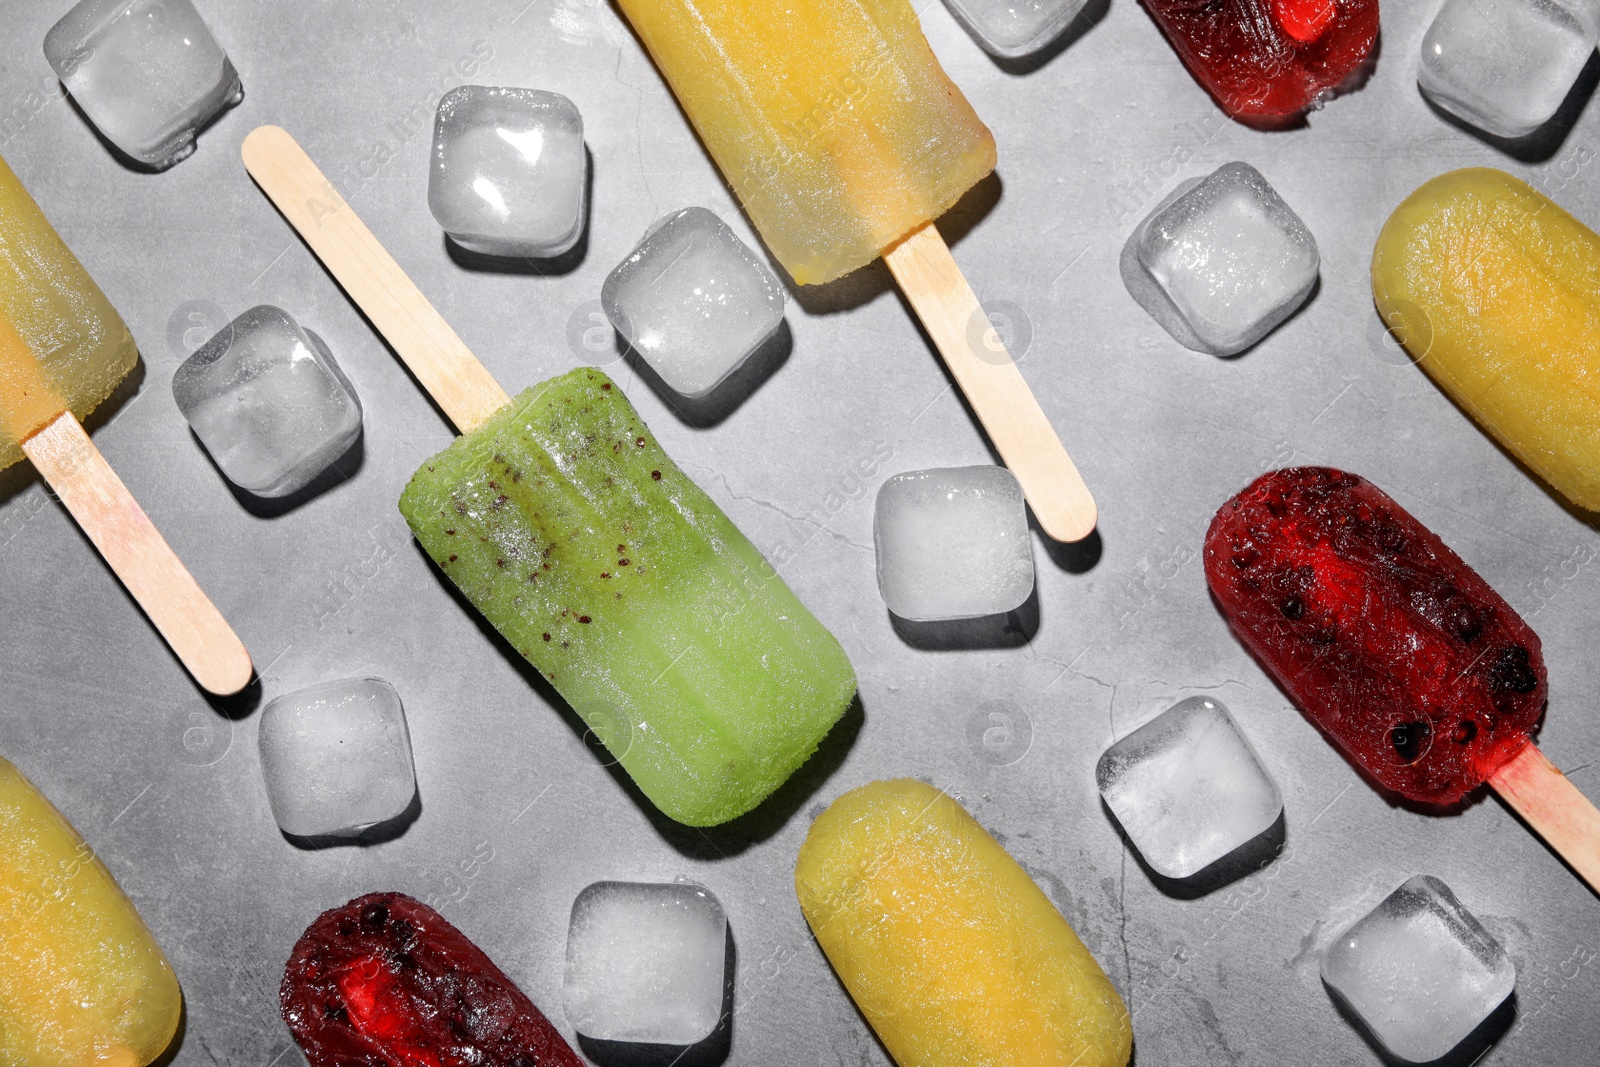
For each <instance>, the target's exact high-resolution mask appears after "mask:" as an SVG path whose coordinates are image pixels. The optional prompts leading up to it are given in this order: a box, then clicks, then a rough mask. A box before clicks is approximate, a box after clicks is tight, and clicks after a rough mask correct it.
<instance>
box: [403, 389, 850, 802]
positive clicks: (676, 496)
mask: <svg viewBox="0 0 1600 1067" xmlns="http://www.w3.org/2000/svg"><path fill="white" fill-rule="evenodd" d="M400 510H401V511H402V512H403V513H404V514H405V516H406V521H407V522H409V523H410V524H411V529H412V530H413V532H415V534H416V535H417V540H418V541H420V542H421V543H422V547H423V548H425V549H426V550H427V552H428V554H429V555H430V556H432V557H433V560H434V562H436V563H437V564H438V565H439V567H440V569H441V570H443V571H444V573H445V574H447V575H448V576H449V577H450V580H451V581H453V582H455V584H456V585H457V587H459V588H460V589H461V591H462V592H463V593H465V594H466V595H467V599H469V600H471V601H472V603H473V605H474V606H475V607H477V609H478V610H479V611H481V612H483V614H484V616H485V617H486V618H487V619H488V620H489V621H490V622H492V623H493V624H494V626H495V628H496V629H497V630H499V631H500V633H501V634H503V635H504V636H505V638H506V640H508V641H510V642H511V645H512V647H514V648H515V649H516V650H517V651H518V652H520V653H522V655H524V656H526V657H527V658H528V660H529V661H530V662H532V663H533V665H534V666H535V667H537V668H538V669H539V672H540V673H541V674H543V675H544V676H545V677H546V678H548V679H549V680H550V683H551V684H552V685H554V686H555V687H556V689H557V691H559V692H560V693H561V695H562V696H563V697H565V698H566V700H567V702H568V703H569V704H571V705H572V707H573V709H574V710H575V711H577V712H578V714H579V715H580V716H582V717H583V719H584V720H585V721H586V722H587V723H588V724H589V726H590V727H591V729H593V730H594V732H595V733H596V734H597V735H598V736H599V737H600V739H601V740H602V741H603V742H605V744H606V745H607V746H608V747H609V748H610V749H611V752H612V753H613V754H614V755H615V756H616V757H617V760H618V761H619V762H620V763H621V764H622V767H623V769H625V770H626V771H627V772H628V773H629V774H630V775H632V776H633V780H634V781H635V782H637V783H638V785H639V788H640V789H642V790H643V791H644V793H645V795H646V796H648V797H649V798H650V799H651V800H652V801H653V802H654V803H655V804H656V806H657V807H659V808H660V809H661V810H662V811H664V812H666V813H667V814H668V815H670V816H671V817H672V818H674V819H677V820H678V821H679V822H685V823H689V824H691V825H700V826H706V825H715V824H717V823H722V822H726V821H727V820H729V819H731V818H733V817H735V816H737V815H742V814H743V813H744V812H746V811H748V810H750V809H751V808H753V807H755V806H756V805H757V804H758V803H760V802H761V801H762V800H763V799H764V798H765V797H766V796H767V795H768V794H769V793H771V792H772V791H773V790H774V789H776V788H777V787H778V786H779V785H781V784H782V783H783V781H784V780H785V779H787V778H788V777H789V775H790V774H792V773H793V772H794V771H795V769H796V768H798V767H799V766H800V764H802V763H804V762H805V761H806V759H807V758H808V757H809V756H810V755H811V753H812V752H813V751H814V750H815V749H816V747H817V745H818V743H819V742H821V740H822V738H823V737H824V736H826V735H827V733H828V731H829V730H830V729H832V727H833V725H834V723H836V722H838V720H839V718H840V716H841V715H843V714H844V711H845V708H846V707H848V706H849V703H850V699H851V697H852V696H853V695H854V694H855V690H856V679H855V672H854V671H852V670H851V667H850V661H849V660H848V659H846V658H845V654H844V650H843V649H841V648H840V647H839V643H838V641H836V640H834V638H833V635H832V634H830V633H828V631H827V630H826V629H824V628H823V626H822V624H821V623H819V622H818V621H817V620H816V619H815V618H814V617H813V616H812V614H811V613H810V612H809V611H807V610H806V608H805V605H803V604H801V603H800V601H799V600H797V599H796V598H795V595H794V594H793V593H792V592H790V591H789V587H788V586H787V585H785V584H784V582H783V579H782V578H780V577H778V575H777V574H776V572H774V571H773V569H772V568H771V567H770V566H768V565H767V562H766V561H765V560H764V559H762V557H761V554H760V553H759V552H757V551H756V549H755V548H754V546H752V545H751V544H750V542H749V541H748V540H746V539H745V536H744V535H743V534H742V533H740V532H739V529H738V527H736V526H734V524H733V523H732V522H730V521H729V520H728V517H727V516H726V515H724V514H723V513H722V509H721V508H719V507H717V505H716V503H715V502H713V501H712V500H711V498H710V497H708V496H706V494H705V493H704V492H703V491H701V489H700V487H699V486H697V485H695V484H694V482H692V481H690V480H689V478H688V477H687V476H686V475H684V473H683V472H682V471H681V470H679V469H678V466H677V464H675V463H673V462H672V459H671V458H670V457H669V456H668V455H667V454H666V453H665V452H663V451H662V449H661V446H660V444H658V443H657V441H656V439H655V435H654V434H653V433H651V432H650V429H649V427H647V426H646V425H645V424H644V422H643V420H641V419H640V418H639V415H638V412H636V411H634V409H633V406H632V405H631V404H629V403H628V400H627V398H626V397H624V396H623V395H622V391H621V390H620V389H618V388H616V387H615V385H613V383H612V382H611V380H610V379H609V378H607V377H606V376H605V375H604V374H602V373H601V372H600V371H598V370H592V369H588V368H580V369H578V370H575V371H571V372H569V373H567V374H565V375H562V376H561V377H559V378H554V379H551V380H550V381H548V382H545V383H543V384H542V385H538V386H535V387H533V388H531V389H528V390H525V391H524V392H523V393H521V394H520V395H519V396H517V397H516V398H514V399H513V400H512V402H511V404H510V405H508V406H507V407H505V408H502V409H501V410H500V411H499V412H497V413H496V414H495V415H494V416H493V417H491V418H490V419H489V421H487V422H485V423H484V424H483V425H482V426H480V427H478V428H477V429H476V430H474V431H473V432H472V433H470V434H468V435H467V436H465V437H462V438H458V439H457V440H456V442H455V444H453V445H451V446H450V448H449V449H447V450H446V451H444V452H442V453H440V454H439V455H437V456H435V457H434V458H433V459H430V460H428V462H427V463H426V464H424V465H423V467H422V469H421V470H419V471H418V472H417V473H416V475H415V476H413V478H412V479H411V484H410V485H408V486H407V487H406V491H405V494H404V495H403V496H402V497H401V498H400Z"/></svg>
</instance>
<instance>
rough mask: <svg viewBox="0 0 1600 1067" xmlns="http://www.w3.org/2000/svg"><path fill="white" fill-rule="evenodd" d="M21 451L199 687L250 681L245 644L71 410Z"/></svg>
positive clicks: (223, 689) (219, 689)
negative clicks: (53, 491) (31, 462)
mask: <svg viewBox="0 0 1600 1067" xmlns="http://www.w3.org/2000/svg"><path fill="white" fill-rule="evenodd" d="M22 451H23V452H24V453H26V454H27V457H28V458H29V459H30V460H32V461H33V465H34V467H35V468H37V469H38V471H39V474H40V475H41V476H42V477H43V478H44V480H45V481H46V482H48V483H49V485H50V488H51V489H53V490H55V494H56V496H58V497H60V498H61V502H62V503H63V504H65V505H66V507H67V510H68V511H69V512H71V513H72V517H73V518H74V519H76V520H77V522H78V525H79V526H80V527H82V528H83V532H84V533H86V534H88V535H89V540H90V541H92V542H94V546H95V547H96V548H98V549H99V550H100V554H101V555H102V556H104V557H105V560H106V562H107V563H109V564H110V565H111V569H112V570H113V571H115V572H116V575H117V577H118V578H120V579H122V584H123V585H124V586H126V587H127V589H128V592H129V593H131V594H132V595H133V599H134V600H136V601H138V602H139V606H140V607H141V608H143V609H144V613H145V614H146V615H147V616H149V618H150V621H151V622H152V623H154V624H155V627H156V629H157V630H158V631H160V633H161V636H162V637H164V638H166V639H167V644H169V645H171V646H172V651H173V652H175V653H177V655H178V659H180V660H182V661H183V665H184V666H185V667H187V668H188V669H189V673H190V674H191V675H193V676H194V680H195V681H196V682H198V683H200V686H201V688H203V689H205V690H206V691H207V692H211V693H216V694H217V695H218V696H230V695H232V694H234V693H237V692H238V691H239V690H241V689H243V688H244V687H245V686H247V685H249V684H250V678H251V675H253V674H254V673H255V668H254V667H252V666H251V664H250V654H249V653H248V652H246V651H245V647H244V643H243V642H241V641H240V640H239V638H238V636H237V635H236V634H235V633H234V632H233V630H232V629H231V628H230V627H229V626H228V622H227V620H226V619H224V618H223V617H222V613H221V612H220V611H218V610H217V607H216V605H215V604H213V603H211V599H210V598H209V597H207V596H206V594H205V592H204V591H203V590H201V588H200V586H199V585H198V584H197V583H196V582H195V580H194V576H193V575H192V574H190V573H189V571H188V569H187V568H186V567H184V565H183V561H181V560H180V559H178V557H177V555H176V554H175V553H174V552H173V551H172V547H171V546H170V545H168V544H167V541H166V538H164V537H162V536H161V533H160V531H159V530H157V529H156V528H155V526H154V525H152V524H151V522H150V518H149V516H147V515H146V514H145V513H144V509H143V508H141V507H140V506H139V502H138V501H137V500H135V499H133V494H131V493H129V492H128V487H127V486H126V485H123V484H122V479H121V478H118V477H117V472H116V471H114V470H112V469H111V465H110V464H109V463H107V462H106V459H105V457H104V456H102V455H101V454H100V450H99V449H98V448H96V447H95V445H94V442H93V441H91V440H90V439H89V435H88V434H87V433H85V432H84V429H83V426H82V425H81V424H79V422H78V420H77V418H76V417H74V416H73V414H72V412H70V411H65V412H62V413H61V414H60V415H57V416H56V417H55V418H54V419H53V420H51V421H50V422H49V423H48V424H46V425H45V427H44V428H43V429H42V430H39V431H38V432H37V433H35V434H33V435H32V436H31V437H29V438H27V439H26V440H25V441H23V442H22Z"/></svg>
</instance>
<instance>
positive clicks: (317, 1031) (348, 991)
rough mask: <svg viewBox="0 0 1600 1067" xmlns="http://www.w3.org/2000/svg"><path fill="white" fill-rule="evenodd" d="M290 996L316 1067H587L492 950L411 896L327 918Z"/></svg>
mask: <svg viewBox="0 0 1600 1067" xmlns="http://www.w3.org/2000/svg"><path fill="white" fill-rule="evenodd" d="M278 1000H279V1004H280V1007H281V1010H282V1012H283V1021H284V1022H285V1023H286V1024H287V1025H288V1027H289V1032H290V1033H291V1034H293V1035H294V1039H295V1041H297V1042H298V1043H299V1045H300V1050H301V1051H302V1052H304V1053H305V1055H306V1059H307V1061H309V1062H310V1064H311V1067H455V1065H459V1064H475V1065H477V1067H584V1065H583V1061H582V1060H581V1059H579V1058H578V1056H577V1054H576V1053H574V1052H573V1051H572V1046H571V1045H569V1044H567V1041H566V1038H564V1037H562V1036H561V1033H560V1031H558V1030H557V1029H556V1028H555V1027H554V1026H552V1025H551V1024H550V1020H548V1019H546V1018H545V1017H544V1014H543V1013H542V1012H540V1011H539V1009H538V1008H537V1007H535V1006H534V1004H533V1001H531V1000H529V999H528V995H527V994H526V993H524V992H523V991H522V990H521V989H518V988H517V985H516V983H514V982H513V981H511V979H509V978H507V977H506V976H505V973H504V972H503V971H501V970H500V968H499V967H496V966H495V965H494V961H493V960H491V959H490V958H489V957H488V956H486V955H484V952H483V950H482V949H480V948H479V947H478V946H477V945H474V944H473V943H472V942H471V941H469V940H467V938H466V935H464V934H463V933H462V932H461V931H460V930H457V929H456V928H455V927H454V926H451V925H450V923H449V922H447V921H446V920H445V918H444V916H442V915H440V914H439V913H438V912H436V911H434V910H433V909H432V908H430V907H428V906H427V905H426V904H423V903H422V902H421V901H417V900H413V899H412V898H411V897H408V896H406V895H404V894H402V893H368V894H367V895H366V896H363V897H357V898H356V899H355V900H352V901H350V902H349V903H348V904H344V905H341V906H340V907H337V908H331V909H329V910H328V911H325V912H323V913H322V914H321V915H319V916H317V919H316V921H315V922H313V923H312V924H311V925H310V926H309V927H307V928H306V932H305V933H304V934H302V935H301V936H300V940H299V941H297V942H296V943H295V946H294V951H293V952H292V953H290V955H289V962H288V965H287V966H285V967H284V971H283V984H282V985H281V986H279V989H278Z"/></svg>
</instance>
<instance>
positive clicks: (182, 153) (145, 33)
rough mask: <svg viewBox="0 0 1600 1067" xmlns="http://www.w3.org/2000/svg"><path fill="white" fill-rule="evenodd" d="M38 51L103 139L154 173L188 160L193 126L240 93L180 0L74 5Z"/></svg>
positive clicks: (196, 17) (217, 49)
mask: <svg viewBox="0 0 1600 1067" xmlns="http://www.w3.org/2000/svg"><path fill="white" fill-rule="evenodd" d="M44 54H45V58H46V59H48V60H49V61H50V66H51V67H53V68H54V69H55V72H56V76H57V77H59V78H60V79H61V82H62V84H63V85H65V86H66V87H67V90H68V91H69V92H71V93H72V98H73V99H74V100H76V101H77V102H78V106H79V107H81V108H83V112H84V114H85V115H88V116H89V119H90V120H91V121H92V122H93V123H94V124H95V126H96V127H98V128H99V130H100V132H101V133H102V134H104V135H105V137H106V139H107V140H109V141H110V142H111V143H112V144H114V145H116V146H117V147H118V148H119V149H121V150H122V151H123V152H125V153H126V154H127V155H129V156H130V157H132V158H133V159H135V160H137V161H138V162H140V163H143V164H145V165H146V166H149V167H154V168H158V169H159V168H164V167H170V166H172V165H173V164H174V163H177V162H178V161H179V160H182V159H184V158H186V157H188V156H189V155H190V154H192V153H193V152H194V138H195V134H196V133H197V132H199V130H200V128H201V127H203V126H205V125H206V124H207V123H209V122H210V121H211V120H212V119H213V118H215V117H216V116H217V114H219V113H220V112H221V111H222V110H223V109H225V108H229V107H232V106H233V105H234V104H237V103H238V102H239V100H240V98H242V97H243V96H244V89H243V87H242V86H241V85H240V84H239V75H238V72H237V71H235V70H234V69H233V64H232V63H231V62H229V60H228V56H227V53H225V52H224V51H223V50H222V46H221V45H219V44H218V43H217V39H216V38H215V37H213V36H212V35H211V31H210V30H209V29H208V28H207V27H206V24H205V23H204V22H203V21H201V18H200V13H199V12H198V11H196V10H195V8H194V5H193V4H192V3H190V2H189V0H82V2H81V3H79V4H77V5H76V6H74V7H73V8H72V10H71V11H68V12H67V13H66V14H65V15H64V16H62V18H61V21H60V22H57V23H56V24H55V25H54V26H52V27H51V28H50V32H49V33H48V34H46V35H45V39H44Z"/></svg>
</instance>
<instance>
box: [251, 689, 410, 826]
mask: <svg viewBox="0 0 1600 1067" xmlns="http://www.w3.org/2000/svg"><path fill="white" fill-rule="evenodd" d="M259 745H260V749H261V777H262V778H263V779H264V780H265V781H266V785H267V800H268V802H269V803H270V804H271V805H272V815H273V818H275V819H277V820H278V826H279V827H281V828H282V829H283V832H284V833H287V834H294V835H295V836H297V837H321V836H333V837H352V836H354V835H356V834H359V833H360V832H361V831H362V830H365V829H367V828H368V827H370V826H373V825H375V824H377V823H381V822H386V821H388V820H389V819H393V818H395V817H397V816H399V815H401V814H403V813H404V812H405V810H406V808H407V807H409V806H410V804H411V798H412V797H414V796H415V795H416V792H417V780H416V775H415V772H414V771H413V769H412V765H411V735H410V733H409V732H408V731H407V730H406V713H405V709H404V708H402V707H401V705H400V695H399V694H398V693H396V692H395V691H394V686H392V685H390V684H389V683H388V682H385V681H383V680H381V679H378V678H351V679H348V680H346V681H340V682H326V683H324V684H322V685H317V686H312V687H311V688H310V689H302V690H300V691H298V692H295V693H287V694H285V695H283V696H280V697H278V698H277V699H275V700H273V701H272V703H270V704H268V705H267V708H266V710H265V711H263V712H262V713H261V727H260V738H259Z"/></svg>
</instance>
